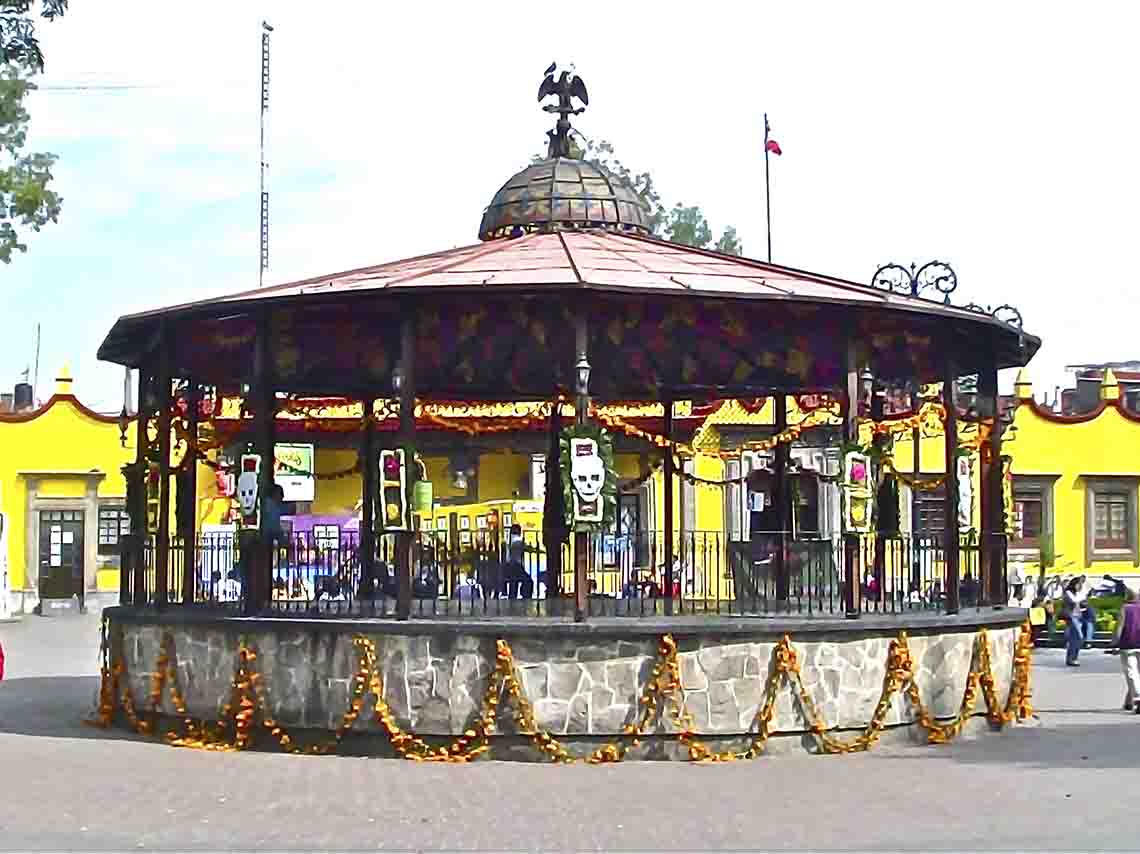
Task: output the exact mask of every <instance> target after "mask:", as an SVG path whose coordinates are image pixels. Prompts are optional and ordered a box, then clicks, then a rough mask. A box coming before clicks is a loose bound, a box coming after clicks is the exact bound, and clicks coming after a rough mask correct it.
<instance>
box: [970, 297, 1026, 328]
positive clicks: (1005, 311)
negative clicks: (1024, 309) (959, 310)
mask: <svg viewBox="0 0 1140 854" xmlns="http://www.w3.org/2000/svg"><path fill="white" fill-rule="evenodd" d="M964 308H965V309H966V310H967V311H976V312H978V314H988V315H990V317H992V318H994V320H998V321H1001V322H1002V323H1004V324H1005V325H1006V326H1012V327H1014V328H1015V329H1021V328H1022V327H1023V321H1022V317H1021V312H1020V311H1018V310H1017V308H1015V307H1014V306H1012V305H1010V304H1009V303H1003V304H1002V305H999V306H998V307H997V308H990V307H989V306H988V305H979V304H978V303H976V302H972V303H970V304H969V305H966V306H964Z"/></svg>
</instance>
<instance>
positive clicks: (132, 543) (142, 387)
mask: <svg viewBox="0 0 1140 854" xmlns="http://www.w3.org/2000/svg"><path fill="white" fill-rule="evenodd" d="M150 382H151V379H150V369H149V368H144V367H140V368H139V379H138V388H139V392H138V402H137V406H138V417H137V418H136V419H135V446H136V451H135V462H134V467H133V473H132V474H131V477H132V479H133V481H134V483H133V484H128V485H127V496H128V498H129V499H130V501H129V502H128V506H127V512H128V513H129V514H130V516H131V533H130V540H129V542H128V543H127V546H126V548H125V549H124V551H123V555H124V557H126V556H127V555H129V556H130V560H129V564H130V565H129V566H128V567H126V569H127V571H129V572H130V573H131V586H130V590H131V599H132V601H133V602H134V604H135V606H136V607H139V608H141V607H142V606H143V605H145V604H146V600H147V591H146V560H145V557H146V541H147V538H148V537H149V536H150V533H149V532H148V531H147V518H146V481H147V439H148V431H149V417H150V416H149V412H148V408H147V386H149V385H150Z"/></svg>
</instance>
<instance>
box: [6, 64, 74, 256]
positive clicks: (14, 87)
mask: <svg viewBox="0 0 1140 854" xmlns="http://www.w3.org/2000/svg"><path fill="white" fill-rule="evenodd" d="M34 89H35V84H33V83H32V82H31V81H30V80H29V79H28V77H27V75H26V74H24V73H21V71H20V69H18V68H17V67H16V66H13V65H7V66H5V67H4V69H3V71H2V72H0V150H2V151H3V153H4V155H5V156H4V161H5V166H4V167H3V168H0V260H2V261H3V262H4V263H5V264H10V263H11V262H12V253H13V252H15V251H19V252H26V251H27V245H26V244H25V243H23V242H22V241H21V240H20V232H21V230H26V229H31V230H32V231H39V230H40V229H41V228H43V226H44V225H46V224H47V223H49V222H58V221H59V211H60V207H61V205H62V203H63V199H61V198H60V196H59V195H58V194H56V193H55V192H54V191H53V190H51V189H49V187H48V185H49V184H50V183H51V179H52V174H51V169H52V166H53V164H54V163H55V161H56V157H55V155H54V154H48V153H44V152H36V153H25V151H24V145H25V143H26V141H27V136H28V118H29V116H28V111H27V108H26V107H25V106H24V98H25V97H26V96H27V94H28V92H30V91H32V90H34Z"/></svg>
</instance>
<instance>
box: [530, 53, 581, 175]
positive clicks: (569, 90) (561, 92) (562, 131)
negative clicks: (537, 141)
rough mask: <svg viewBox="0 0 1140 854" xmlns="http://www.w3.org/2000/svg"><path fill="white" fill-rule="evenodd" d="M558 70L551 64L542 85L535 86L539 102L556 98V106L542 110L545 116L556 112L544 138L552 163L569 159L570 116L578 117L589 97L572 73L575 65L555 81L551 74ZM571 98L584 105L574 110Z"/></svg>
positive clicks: (548, 105)
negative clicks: (557, 159) (546, 140)
mask: <svg viewBox="0 0 1140 854" xmlns="http://www.w3.org/2000/svg"><path fill="white" fill-rule="evenodd" d="M557 68H558V64H557V63H555V62H552V63H550V67H549V68H547V69H546V76H545V77H544V78H543V81H542V85H541V86H539V87H538V100H539V101H542V99H543V98H548V97H550V96H551V95H554V96H555V97H557V98H558V103H557V104H546V105H545V106H543V108H542V109H543V110H545V111H546V112H548V113H558V124H556V125H555V126H554V130H552V131H547V133H546V136H547V138H548V139H549V140H550V146H549V148H548V150H547V155H546V156H547V158H548V159H551V160H553V159H554V158H555V157H569V156H570V118H569V117H570V116H576V115H578V114H579V113H581V112H582V111H583V110H584V109H585V108H586V107H587V106H589V104H590V96H589V94H588V93H587V92H586V84H585V83H583V82H582V78H581V77H578V76H577V75H576V74H574V66H573V65H571V66H570V70H569V71H563V72H562V73H561V74H560V75H558V79H557V80H555V79H554V72H555V70H556V69H557ZM574 98H577V99H578V100H579V101H581V102H582V104H583V106H581V107H578V108H577V109H575V108H574V105H573V103H572V99H574Z"/></svg>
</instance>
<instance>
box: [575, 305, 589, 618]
mask: <svg viewBox="0 0 1140 854" xmlns="http://www.w3.org/2000/svg"><path fill="white" fill-rule="evenodd" d="M587 336H588V329H587V326H586V315H585V314H584V313H579V314H578V317H577V319H576V321H575V326H574V339H575V340H574V343H575V350H577V360H576V363H575V367H574V382H575V383H576V384H577V387H578V396H577V399H576V401H575V404H574V422H575V423H576V424H578V425H579V426H581V425H583V424H585V423H586V422H587V420H589V415H590V389H589V386H588V381H589V380H588V377H587V378H586V379H587V382H586V383H583V382H582V378H581V377H579V376H578V364H588V363H589V352H588V347H587V344H588V337H587ZM579 528H580V526H578V525H576V526H575V530H574V621H575V622H578V623H580V622H582V621H583V620H585V619H586V607H587V604H588V601H587V596H588V594H589V580H588V576H589V571H590V534H589V532H588V531H585V530H579Z"/></svg>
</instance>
